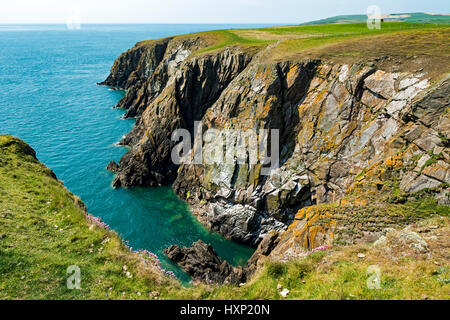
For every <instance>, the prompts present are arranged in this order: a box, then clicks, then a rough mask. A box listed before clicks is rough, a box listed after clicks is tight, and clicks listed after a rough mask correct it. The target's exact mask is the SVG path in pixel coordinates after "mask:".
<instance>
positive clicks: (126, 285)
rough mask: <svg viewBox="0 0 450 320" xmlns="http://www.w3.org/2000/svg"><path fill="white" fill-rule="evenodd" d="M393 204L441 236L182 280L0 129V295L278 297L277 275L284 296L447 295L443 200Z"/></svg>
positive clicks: (338, 249)
mask: <svg viewBox="0 0 450 320" xmlns="http://www.w3.org/2000/svg"><path fill="white" fill-rule="evenodd" d="M424 199H425V198H424ZM398 210H400V209H398ZM402 210H406V211H410V212H411V214H416V215H420V216H422V217H428V220H426V221H425V222H421V225H422V226H427V225H428V226H429V225H438V226H439V229H438V231H439V232H440V233H439V234H437V235H438V236H439V237H436V238H438V239H439V241H444V243H443V244H439V243H438V244H434V245H433V244H432V243H431V244H430V246H434V247H433V251H432V252H431V253H430V255H426V256H425V257H424V256H414V255H411V256H402V255H399V254H397V255H395V254H393V253H392V252H390V251H386V250H384V249H383V248H374V247H372V246H371V245H353V246H346V247H335V248H333V249H331V250H329V251H326V252H316V253H313V254H311V255H309V256H307V258H306V259H302V260H291V261H289V262H287V263H281V262H277V261H269V260H268V261H266V263H265V264H264V267H263V268H262V269H260V270H259V271H258V272H257V274H256V275H255V277H254V278H253V279H252V280H251V281H250V282H249V283H247V284H246V285H244V286H242V287H239V286H232V285H205V284H200V285H196V286H191V287H183V286H182V285H181V284H180V283H179V282H177V281H175V280H173V279H170V278H168V277H165V276H163V275H162V274H161V273H160V272H159V271H158V270H156V268H155V267H154V266H153V265H148V264H145V263H143V262H142V261H140V260H139V258H138V257H137V255H136V254H134V253H132V252H130V251H129V250H128V249H127V248H126V247H125V246H124V244H123V243H122V241H121V240H120V238H119V237H118V236H117V234H115V233H114V232H111V231H108V230H106V229H103V228H100V227H98V226H97V225H95V224H93V223H91V222H90V220H89V219H87V218H86V212H85V210H84V209H83V205H82V203H81V202H80V200H79V199H78V198H77V197H75V196H74V195H73V194H71V193H70V192H69V191H68V190H67V189H66V188H65V187H64V185H63V184H62V183H61V182H59V181H58V180H56V179H55V178H54V175H53V173H52V172H51V171H50V170H49V169H48V168H46V167H45V166H44V165H43V164H41V163H39V162H38V161H37V160H36V159H35V157H34V152H33V150H32V149H31V148H30V147H29V146H28V145H26V144H25V143H24V142H22V141H20V140H18V139H16V138H13V137H11V136H0V299H155V297H156V298H158V299H226V300H234V299H281V296H280V294H279V291H278V289H277V286H278V285H281V286H283V288H288V289H289V290H290V295H289V296H288V299H422V298H423V297H424V296H426V297H427V298H429V299H446V298H448V296H449V287H448V285H449V284H448V282H446V281H447V280H448V278H449V271H448V270H449V267H448V259H447V256H446V255H445V251H443V250H445V245H447V246H448V243H447V242H448V239H449V237H448V231H449V227H448V207H443V206H437V205H436V203H435V202H433V201H431V200H430V201H422V200H420V201H413V202H411V203H406V204H405V205H403V206H402ZM433 230H434V229H433ZM438 231H436V232H438ZM433 232H434V231H433ZM360 252H364V254H365V255H366V257H367V258H366V259H363V260H361V259H360V258H358V257H357V254H358V253H360ZM394 253H395V252H394ZM393 261H395V262H394V263H392V262H393ZM71 265H77V266H79V267H80V269H81V290H69V289H68V288H67V286H66V281H67V278H68V277H69V276H70V275H68V274H67V268H68V267H69V266H71ZM370 265H377V266H378V267H379V268H380V270H381V288H380V289H379V290H372V289H368V288H367V285H366V282H367V279H368V274H367V269H368V267H369V266H370ZM124 266H126V270H124ZM126 272H130V276H131V278H130V277H128V276H127V274H126ZM446 279H447V280H446Z"/></svg>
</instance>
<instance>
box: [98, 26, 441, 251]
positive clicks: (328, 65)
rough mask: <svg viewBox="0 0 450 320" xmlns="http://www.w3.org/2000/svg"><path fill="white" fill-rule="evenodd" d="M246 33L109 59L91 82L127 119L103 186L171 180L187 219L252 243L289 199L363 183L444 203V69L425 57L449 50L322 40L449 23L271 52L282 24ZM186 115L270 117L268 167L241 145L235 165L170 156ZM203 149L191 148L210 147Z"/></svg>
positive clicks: (339, 192) (339, 193) (292, 212)
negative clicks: (424, 193)
mask: <svg viewBox="0 0 450 320" xmlns="http://www.w3.org/2000/svg"><path fill="white" fill-rule="evenodd" d="M304 28H305V27H304ZM337 28H342V27H341V26H338V27H337ZM295 30H297V29H295ZM300 30H303V29H300ZM224 32H226V33H230V32H231V31H224ZM245 32H247V33H244V31H242V32H241V31H235V33H236V34H237V35H238V36H239V37H240V38H238V39H237V40H234V42H231V43H230V42H224V40H223V39H222V40H217V39H218V33H205V34H196V35H187V36H182V37H174V38H167V39H162V40H155V41H148V42H142V43H139V44H137V45H136V46H135V47H134V48H133V49H131V50H129V51H128V52H126V53H124V54H123V55H122V56H121V57H119V59H118V60H117V61H116V62H115V64H114V66H113V68H112V70H111V75H110V76H109V77H108V79H107V80H106V81H105V82H104V83H103V84H105V85H109V86H116V87H120V88H122V89H125V90H126V95H125V97H124V98H123V99H122V100H121V101H120V102H119V104H118V107H121V108H125V109H127V114H126V116H135V117H136V119H137V120H136V125H135V127H134V128H133V130H132V131H131V132H130V133H129V134H128V135H127V136H126V137H125V138H124V139H123V140H122V141H121V143H122V144H124V145H127V146H129V147H130V151H129V152H128V153H127V154H126V155H125V156H124V157H123V158H122V159H121V161H120V164H119V166H118V170H117V171H118V174H117V177H116V178H115V180H114V182H113V185H114V186H115V187H120V186H123V187H129V186H136V185H142V186H158V185H162V184H173V188H174V190H175V192H176V193H177V194H178V195H179V196H180V197H181V198H182V199H186V200H187V201H188V202H189V204H190V205H191V207H192V209H193V212H194V213H195V214H196V215H197V216H198V218H199V219H200V221H202V222H203V223H204V224H206V225H207V226H209V227H210V228H212V229H213V230H216V231H218V232H220V233H221V234H223V235H224V236H225V237H227V238H230V239H232V240H235V241H239V242H243V243H248V244H251V245H257V244H258V243H259V242H260V241H261V239H262V238H263V237H264V235H266V234H268V233H269V232H270V231H278V232H282V231H285V230H286V229H287V227H288V226H289V225H291V224H292V223H293V222H294V221H297V220H299V219H300V220H301V219H302V218H300V214H298V212H299V210H301V209H302V208H304V207H309V206H312V205H316V204H321V203H331V202H335V201H337V200H339V199H341V198H343V197H346V196H348V195H349V194H352V193H354V191H355V190H360V189H361V186H362V185H364V186H365V187H366V188H365V189H367V188H369V189H370V188H372V189H373V191H374V192H380V194H386V193H389V192H392V191H393V190H395V191H396V192H397V191H401V192H402V193H405V194H415V193H417V192H420V191H421V190H424V189H427V190H428V189H432V190H433V196H434V197H435V198H436V199H438V201H439V202H440V203H441V204H447V205H448V204H449V194H448V182H449V178H450V171H449V169H450V167H449V161H450V158H449V153H448V152H449V149H448V147H449V144H448V135H449V123H450V121H449V115H448V106H449V97H450V94H449V93H450V91H449V90H450V89H449V82H450V79H449V77H448V75H447V73H448V71H449V70H448V67H443V66H442V68H441V69H436V64H437V60H439V59H440V60H441V61H447V60H448V55H446V54H443V55H442V54H441V53H439V52H437V51H433V52H431V51H430V52H428V51H426V50H425V49H421V48H420V46H417V44H411V46H412V47H410V48H409V49H411V50H414V51H413V52H414V53H415V54H416V56H411V55H410V56H408V57H404V58H402V56H401V55H400V53H401V52H396V51H395V50H400V49H398V48H397V47H396V49H393V48H394V46H392V47H391V49H389V48H386V50H385V51H384V56H381V57H380V56H378V51H376V50H375V52H373V53H370V52H368V53H365V54H364V55H363V57H362V58H361V57H359V58H354V57H353V58H351V59H350V60H349V59H348V57H347V56H338V57H337V56H335V57H334V58H330V52H329V50H335V52H340V51H342V50H343V47H345V46H347V47H349V46H352V49H355V46H358V44H359V45H360V46H362V48H360V49H367V48H366V47H365V46H367V45H368V44H367V41H369V42H370V41H371V42H372V43H373V42H377V43H379V46H380V47H383V46H384V45H385V42H384V41H386V40H392V41H394V43H393V45H395V40H394V39H395V38H397V39H398V40H397V41H407V40H404V39H403V40H402V38H405V39H408V37H412V38H421V37H425V36H426V35H427V34H428V35H432V34H433V33H436V34H438V35H440V38H439V37H437V38H436V41H440V40H442V39H443V38H442V35H445V34H447V35H448V28H442V29H439V28H438V29H436V30H434V29H433V30H419V31H417V32H416V31H414V32H416V33H414V32H410V31H408V32H410V33H398V35H397V34H395V35H392V34H391V33H386V34H383V33H381V34H376V36H370V37H369V36H368V37H365V38H362V39H359V38H356V39H351V40H346V39H344V40H343V39H341V38H339V35H338V36H336V37H337V38H336V39H333V41H330V43H327V46H325V47H326V48H324V46H323V44H320V45H318V46H316V47H314V48H313V49H310V48H308V50H306V51H305V50H303V51H302V50H299V49H292V48H290V49H289V50H286V52H284V53H283V56H280V54H279V53H280V48H284V47H286V44H287V43H289V44H291V42H292V34H291V33H292V32H291V33H289V37H287V35H286V34H284V33H281V35H282V36H280V35H279V34H278V36H277V37H275V36H274V33H273V32H271V31H270V30H266V29H261V30H253V31H251V32H253V33H251V36H252V37H254V38H255V37H256V34H258V33H260V34H259V35H264V36H265V40H268V41H267V42H261V41H259V42H251V41H249V40H248V41H243V40H242V39H243V36H244V35H245V36H247V37H250V36H249V35H248V34H249V32H250V31H245ZM219 34H220V33H219ZM233 39H234V38H233ZM371 39H372V40H371ZM269 40H271V41H269ZM255 41H256V40H255ZM298 41H303V40H298ZM447 41H448V40H447ZM217 43H218V44H217ZM355 43H356V44H355ZM371 45H373V44H371ZM333 48H334V49H333ZM399 48H402V46H401V45H400V44H399ZM325 49H327V50H328V51H327V53H326V54H324V53H323V52H324V50H325ZM424 50H425V51H424ZM427 50H428V49H427ZM302 52H304V56H302V54H301V53H302ZM389 54H391V55H389ZM299 56H301V57H300V58H299ZM414 57H415V58H414ZM195 121H199V122H200V126H199V127H200V128H201V129H203V132H205V131H206V130H207V129H210V128H214V129H219V130H249V129H253V130H254V131H255V132H257V133H260V132H261V131H262V130H263V129H279V141H280V168H278V169H276V170H273V171H272V172H271V174H270V175H269V176H267V175H263V174H262V170H263V169H264V166H265V165H264V164H263V163H261V162H259V163H257V164H254V163H250V161H249V157H248V156H247V158H246V159H245V161H244V163H239V162H238V161H237V158H236V157H235V158H234V159H232V161H231V162H227V163H226V164H220V163H219V164H205V163H202V164H181V165H180V166H179V165H176V164H174V163H173V161H172V160H171V152H172V149H173V147H174V146H175V142H173V141H171V135H172V133H173V132H174V130H176V129H180V128H182V129H187V130H188V131H189V132H190V133H191V134H192V135H194V122H195ZM234 144H235V145H236V144H237V142H236V141H235V142H234ZM203 147H205V148H206V147H207V148H209V149H207V148H206V149H205V150H206V152H204V154H203V157H206V156H207V155H205V153H206V154H209V153H214V150H217V147H219V148H220V146H217V145H211V144H210V145H209V146H206V144H205V143H204V145H203ZM223 152H224V153H223V154H222V155H221V156H225V151H223ZM381 198H383V197H380V198H379V199H375V200H371V201H369V202H370V203H372V202H373V201H377V200H380V201H381V202H382V201H383V200H381ZM319 244H320V241H318V243H317V245H319Z"/></svg>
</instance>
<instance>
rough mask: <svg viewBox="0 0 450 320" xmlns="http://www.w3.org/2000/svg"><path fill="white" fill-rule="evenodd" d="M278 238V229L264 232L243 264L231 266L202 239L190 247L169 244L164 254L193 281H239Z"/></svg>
mask: <svg viewBox="0 0 450 320" xmlns="http://www.w3.org/2000/svg"><path fill="white" fill-rule="evenodd" d="M278 241H279V234H278V233H276V232H272V233H271V234H268V235H266V237H264V239H263V241H261V243H260V245H259V246H258V249H257V250H256V251H255V253H254V254H253V255H252V257H251V258H250V260H249V261H248V262H247V264H246V265H245V266H244V267H233V266H231V265H230V264H229V263H228V262H226V261H223V260H222V259H220V258H219V256H218V255H217V253H216V252H215V251H214V249H213V247H212V246H211V245H207V244H206V243H204V242H203V241H197V242H195V243H194V244H193V245H192V246H191V247H190V248H180V247H179V246H177V245H173V246H171V247H169V248H167V249H165V250H164V254H166V255H167V257H168V258H169V259H170V260H172V261H173V262H175V263H176V264H178V265H179V266H180V267H181V268H182V269H183V270H184V271H185V272H186V273H187V274H188V275H190V276H191V277H192V278H193V280H194V281H201V282H206V283H221V284H223V283H225V284H241V283H245V282H246V281H247V280H248V279H249V278H250V277H251V276H252V275H253V274H254V272H255V271H256V270H257V268H258V266H259V264H260V262H261V261H262V260H263V259H264V257H268V256H269V255H270V254H271V253H272V251H273V249H274V248H275V247H276V245H277V244H278Z"/></svg>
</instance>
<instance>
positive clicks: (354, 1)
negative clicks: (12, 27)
mask: <svg viewBox="0 0 450 320" xmlns="http://www.w3.org/2000/svg"><path fill="white" fill-rule="evenodd" d="M371 5H377V6H379V7H380V8H381V12H382V13H403V12H433V13H447V14H448V13H450V1H449V0H426V1H423V0H370V1H365V0H346V1H343V0H308V1H302V0H78V1H76V0H0V24H24V23H27V24H40V23H44V24H45V23H47V24H53V23H58V24H59V23H64V24H65V23H67V22H68V21H71V22H73V20H75V21H77V22H80V23H82V24H83V23H215V24H218V23H248V24H255V23H263V24H268V23H271V24H272V23H277V24H289V23H301V22H307V21H311V20H317V19H321V18H327V17H331V16H336V15H341V14H365V13H366V11H367V7H369V6H371Z"/></svg>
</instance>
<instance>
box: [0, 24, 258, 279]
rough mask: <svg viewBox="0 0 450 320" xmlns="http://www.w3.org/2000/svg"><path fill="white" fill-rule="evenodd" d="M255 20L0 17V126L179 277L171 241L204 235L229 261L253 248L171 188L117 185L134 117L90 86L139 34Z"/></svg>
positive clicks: (115, 94) (239, 260) (115, 97)
mask: <svg viewBox="0 0 450 320" xmlns="http://www.w3.org/2000/svg"><path fill="white" fill-rule="evenodd" d="M231 27H248V28H250V27H261V26H256V25H240V26H236V25H89V26H83V27H82V29H81V30H67V29H66V28H65V26H59V25H49V26H44V25H39V26H32V25H27V26H1V25H0V46H1V47H2V48H3V49H2V50H1V51H0V134H11V135H15V136H17V137H19V138H21V139H23V140H25V141H26V142H27V143H29V144H30V145H31V146H32V147H33V148H34V149H35V150H36V152H37V156H38V158H39V160H40V161H42V162H43V163H45V164H46V165H47V166H48V167H49V168H51V169H52V170H53V171H54V172H55V173H56V175H57V176H58V178H59V179H61V180H62V181H63V182H64V183H65V185H66V186H67V188H68V189H69V190H70V191H71V192H73V193H74V194H76V195H78V196H80V197H81V199H82V200H83V202H84V203H85V204H86V205H87V208H88V211H89V213H91V214H92V215H94V216H98V217H100V218H101V219H102V220H103V221H104V222H105V223H107V224H108V225H109V226H110V227H111V228H112V229H113V230H115V231H116V232H118V234H119V235H120V236H121V237H122V238H123V239H124V240H125V241H127V242H128V243H129V245H130V246H131V247H133V248H134V249H147V250H150V251H152V252H154V253H155V254H157V255H158V256H159V258H160V259H161V261H162V263H163V265H164V267H165V268H167V269H169V270H172V271H174V272H175V273H176V275H177V277H178V278H180V279H181V280H182V281H183V282H186V281H189V277H188V276H187V275H185V274H184V273H183V272H182V271H181V270H180V269H178V268H177V267H176V266H175V265H173V264H172V263H171V262H170V261H169V260H168V259H167V258H166V257H165V256H164V255H163V253H162V250H163V249H164V248H166V247H169V246H170V245H172V244H177V245H180V246H190V245H191V244H192V243H193V242H195V241H198V240H203V241H204V242H206V243H209V244H211V245H212V246H213V247H214V249H215V250H216V251H217V252H218V254H219V256H220V257H221V258H222V259H224V260H227V261H228V262H230V263H231V264H233V265H239V264H244V263H245V262H246V261H247V260H248V258H249V257H250V256H251V255H252V253H253V252H254V249H253V248H250V247H247V246H244V245H240V244H237V243H234V242H231V241H228V240H226V239H225V238H223V237H222V236H220V235H219V234H217V233H214V232H210V231H209V230H207V229H206V228H205V227H203V226H202V225H201V224H200V223H199V222H198V221H197V220H196V218H195V217H194V216H193V215H192V214H191V212H190V211H189V208H188V206H187V205H186V203H185V202H183V201H181V200H180V199H178V197H177V196H176V195H175V194H174V193H173V192H172V189H171V188H170V187H162V188H131V189H120V190H114V189H113V188H112V187H111V182H112V179H113V174H111V173H110V172H108V171H107V170H106V165H107V164H108V163H109V161H111V160H115V161H119V159H120V158H121V156H122V155H123V154H124V153H125V152H126V149H125V148H123V147H118V146H116V143H117V142H118V141H119V140H120V138H121V137H122V136H123V135H124V134H126V133H127V132H129V131H130V130H131V128H132V126H133V124H134V120H132V119H129V120H122V119H121V116H122V115H123V113H124V111H123V110H117V109H112V107H113V106H115V105H116V104H117V102H118V101H119V99H120V98H121V97H122V96H123V92H121V91H113V90H110V89H108V88H106V87H101V86H97V85H96V83H97V82H100V81H103V80H104V79H105V78H106V77H107V75H108V73H109V70H110V68H111V66H112V64H113V62H114V60H115V59H116V58H117V57H118V56H119V55H120V54H121V53H122V52H124V51H126V50H127V49H129V48H131V47H132V46H133V45H134V44H135V43H136V42H138V41H142V40H145V39H152V38H161V37H166V36H171V35H176V34H182V33H190V32H199V31H204V30H213V29H224V28H231Z"/></svg>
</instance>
